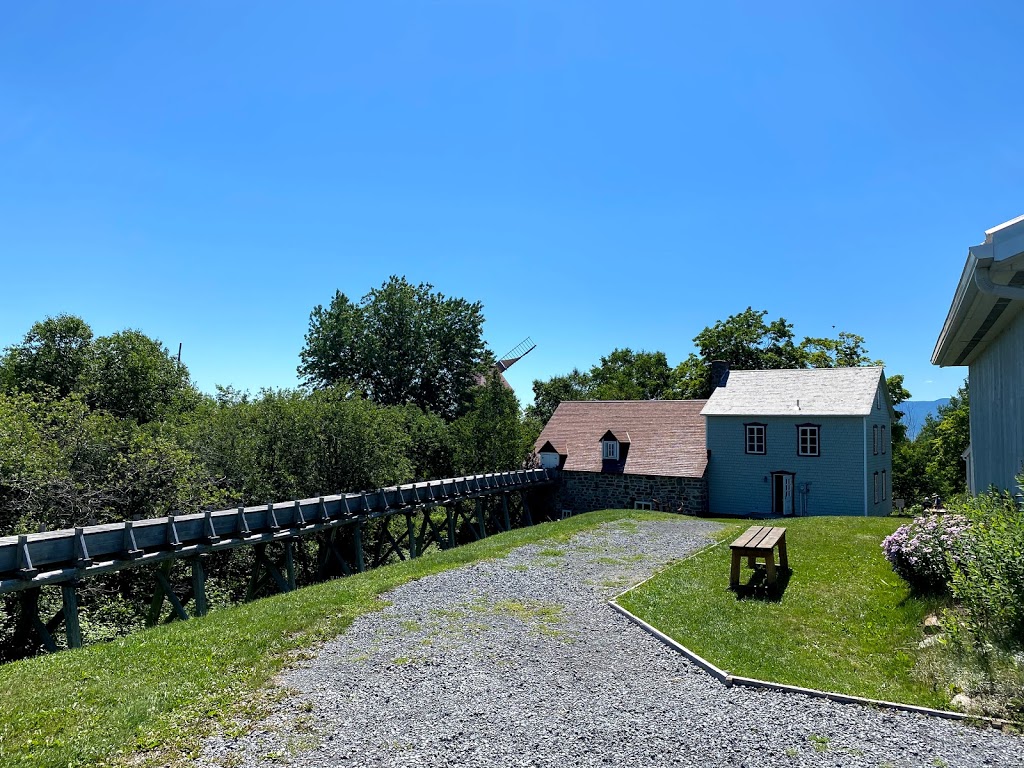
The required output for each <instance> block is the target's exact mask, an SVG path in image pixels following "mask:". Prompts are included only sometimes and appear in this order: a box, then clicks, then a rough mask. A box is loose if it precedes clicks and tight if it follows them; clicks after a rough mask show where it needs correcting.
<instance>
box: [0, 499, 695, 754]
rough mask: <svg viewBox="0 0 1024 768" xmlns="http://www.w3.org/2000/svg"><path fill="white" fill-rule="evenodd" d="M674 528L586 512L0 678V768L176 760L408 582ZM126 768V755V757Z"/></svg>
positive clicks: (39, 661)
mask: <svg viewBox="0 0 1024 768" xmlns="http://www.w3.org/2000/svg"><path fill="white" fill-rule="evenodd" d="M623 518H630V519H678V517H676V516H674V515H664V514H659V513H637V512H626V511H607V512H594V513H590V514H587V515H579V516H577V517H572V518H569V519H567V520H562V521H559V522H555V523H546V524H544V525H538V526H535V527H532V528H522V529H519V530H515V531H512V532H510V533H504V534H499V535H496V536H491V537H489V538H487V539H484V540H483V541H479V542H475V543H472V544H467V545H465V546H462V547H458V548H456V549H452V550H449V551H447V552H433V553H429V554H427V555H424V556H423V557H420V558H418V559H416V560H412V561H406V562H402V563H397V564H395V565H390V566H387V567H384V568H378V569H376V570H373V571H368V572H366V573H363V574H358V575H354V576H351V577H348V578H345V579H339V580H337V581H331V582H328V583H325V584H319V585H316V586H312V587H307V588H306V589H301V590H297V591H295V592H292V593H290V594H287V595H278V596H276V597H271V598H267V599H265V600H259V601H256V602H253V603H248V604H245V605H238V606H235V607H232V608H228V609H225V610H222V611H216V612H214V613H211V614H210V615H209V616H206V617H205V618H201V619H192V620H190V621H187V622H179V623H175V624H169V625H165V626H160V627H155V628H153V629H150V630H146V631H143V632H139V633H136V634H133V635H129V636H128V637H124V638H121V639H119V640H117V641H114V642H111V643H106V644H102V645H94V646H91V647H88V648H84V649H81V650H75V651H64V652H62V653H58V654H53V655H49V656H40V657H37V658H33V659H27V660H25V661H19V662H14V663H11V664H7V665H5V666H2V667H0V691H2V692H3V706H2V707H0V765H2V766H4V767H5V768H16V767H20V766H26V767H27V766H32V767H33V768H45V767H46V766H60V768H67V767H68V766H84V765H97V764H104V763H110V764H121V763H125V762H127V758H128V756H130V755H133V754H134V753H139V752H148V757H149V760H148V762H149V764H152V765H168V764H170V763H172V762H173V761H175V760H187V758H188V756H189V755H190V754H191V753H192V752H194V750H196V749H197V748H198V745H199V743H200V739H201V737H202V735H203V734H204V733H208V732H210V731H211V730H213V729H215V728H217V727H227V728H230V727H231V724H232V722H234V720H235V719H236V718H237V717H239V716H246V715H248V716H259V715H260V713H262V712H265V711H266V708H267V706H268V704H269V703H270V701H271V700H272V697H273V695H274V694H273V692H272V689H271V688H269V687H268V686H267V683H268V681H269V680H270V678H271V677H272V676H273V675H274V674H275V673H276V672H278V671H280V670H281V669H282V668H283V667H285V666H286V665H287V664H288V663H289V662H290V661H292V660H294V659H295V658H297V656H298V655H301V654H302V653H304V652H306V651H307V650H308V649H309V648H310V647H311V646H314V645H315V644H316V643H317V642H319V641H322V640H324V639H326V638H329V637H332V636H334V635H337V634H338V633H340V632H341V631H343V630H344V629H345V628H346V627H347V626H348V625H349V624H351V622H352V621H353V619H355V618H356V617H357V616H359V615H361V614H363V613H367V612H369V611H372V610H375V609H378V608H380V607H381V605H382V603H381V601H380V600H379V599H378V596H379V595H380V594H381V593H383V592H386V591H387V590H389V589H393V588H394V587H397V586H399V585H400V584H403V583H405V582H407V581H410V580H412V579H417V578H420V577H423V576H426V575H429V574H431V573H436V572H438V571H443V570H446V569H449V568H455V567H458V566H460V565H464V564H467V563H472V562H475V561H478V560H482V559H485V558H492V557H500V556H502V555H504V554H505V553H507V552H508V551H509V550H511V549H512V548H514V547H517V546H521V545H524V544H530V543H534V542H544V543H545V544H557V543H558V542H561V541H565V540H567V539H568V538H569V537H571V536H572V535H574V534H575V533H578V532H579V531H582V530H585V529H587V528H592V527H594V526H597V525H600V524H602V523H606V522H611V521H615V520H620V519H623ZM132 760H133V765H137V764H138V762H136V761H137V755H136V756H135V757H134V758H132Z"/></svg>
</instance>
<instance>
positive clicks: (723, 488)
mask: <svg viewBox="0 0 1024 768" xmlns="http://www.w3.org/2000/svg"><path fill="white" fill-rule="evenodd" d="M712 376H713V383H714V384H716V387H715V389H714V392H713V393H712V395H711V398H710V399H709V400H708V402H707V404H706V405H705V406H704V408H703V410H702V411H701V413H702V414H703V415H704V417H705V419H706V445H707V451H708V465H707V471H706V475H705V477H706V479H707V485H708V508H709V510H710V511H711V512H712V513H714V514H724V515H750V514H755V515H756V514H778V515H793V514H796V515H888V514H889V512H890V510H891V509H892V498H891V497H892V451H891V444H890V439H891V433H892V421H893V417H894V413H893V411H892V406H891V404H890V400H889V394H888V391H887V389H886V384H885V375H884V372H883V370H882V369H881V368H880V367H863V368H811V369H793V370H788V369H787V370H771V371H729V370H728V369H726V368H723V367H718V368H716V369H715V371H714V372H713V374H712Z"/></svg>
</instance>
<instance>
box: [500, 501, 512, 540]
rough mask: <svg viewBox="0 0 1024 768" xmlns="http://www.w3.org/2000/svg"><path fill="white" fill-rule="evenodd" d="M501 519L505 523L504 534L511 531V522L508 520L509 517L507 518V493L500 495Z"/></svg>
mask: <svg viewBox="0 0 1024 768" xmlns="http://www.w3.org/2000/svg"><path fill="white" fill-rule="evenodd" d="M501 519H502V520H503V521H504V523H505V531H506V533H507V532H508V531H511V530H512V521H511V520H509V517H508V494H507V493H503V494H501Z"/></svg>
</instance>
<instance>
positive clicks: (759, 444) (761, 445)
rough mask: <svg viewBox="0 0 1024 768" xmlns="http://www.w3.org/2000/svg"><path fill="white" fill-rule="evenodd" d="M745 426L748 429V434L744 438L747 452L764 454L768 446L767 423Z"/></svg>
mask: <svg viewBox="0 0 1024 768" xmlns="http://www.w3.org/2000/svg"><path fill="white" fill-rule="evenodd" d="M743 426H744V428H745V430H746V436H745V438H744V446H745V450H746V452H747V453H758V454H763V453H764V452H765V446H766V440H765V425H764V424H744V425H743Z"/></svg>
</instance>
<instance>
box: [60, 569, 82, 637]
mask: <svg viewBox="0 0 1024 768" xmlns="http://www.w3.org/2000/svg"><path fill="white" fill-rule="evenodd" d="M60 592H61V598H62V599H63V603H64V629H65V631H66V632H67V636H68V647H69V648H81V647H82V627H81V625H80V624H79V623H78V597H77V596H76V595H75V585H74V584H73V583H68V584H61V585H60Z"/></svg>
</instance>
